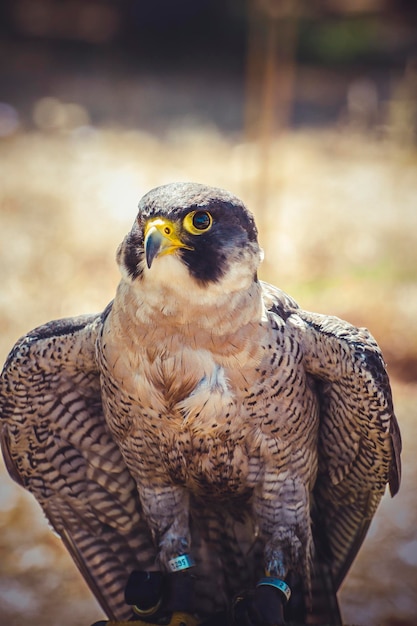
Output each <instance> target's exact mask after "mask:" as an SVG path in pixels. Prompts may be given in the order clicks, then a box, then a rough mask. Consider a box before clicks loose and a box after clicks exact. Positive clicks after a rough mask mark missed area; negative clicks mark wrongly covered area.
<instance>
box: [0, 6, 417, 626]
mask: <svg viewBox="0 0 417 626" xmlns="http://www.w3.org/2000/svg"><path fill="white" fill-rule="evenodd" d="M416 143H417V4H416V2H415V0H309V1H308V0H305V1H303V0H281V1H280V0H247V1H246V2H242V1H239V0H199V1H198V2H195V1H194V0H176V2H173V1H172V0H152V2H151V1H149V0H148V1H146V0H142V1H140V0H118V1H117V2H116V0H8V1H7V0H3V3H2V4H1V8H0V276H1V289H0V328H1V335H0V360H1V361H2V362H3V361H4V359H5V358H6V355H7V353H8V351H9V350H10V348H11V347H12V345H13V343H14V342H15V340H16V339H17V338H18V337H19V336H20V335H22V334H24V333H26V332H27V331H28V330H29V329H31V328H33V327H35V326H36V325H39V324H41V323H43V322H45V321H48V320H50V319H53V318H57V317H62V316H70V315H76V314H79V313H84V312H95V311H100V310H102V309H103V308H104V306H105V305H106V304H107V302H108V301H109V300H110V299H112V297H113V295H114V292H115V288H116V285H117V282H118V271H117V268H116V265H115V262H114V254H115V250H116V247H117V245H118V244H119V242H120V241H121V239H122V238H123V236H124V234H125V233H126V232H127V230H128V229H129V228H130V225H131V223H132V222H133V219H134V217H135V214H136V205H137V202H138V200H139V198H140V197H141V196H142V194H143V193H145V192H146V191H148V190H149V189H150V188H152V187H154V186H156V185H159V184H163V183H167V182H171V181H175V180H194V181H198V182H203V183H206V184H210V185H216V186H221V187H225V188H227V189H229V190H230V191H232V192H234V193H236V194H237V195H238V196H240V197H241V198H242V199H243V200H244V201H245V202H246V203H247V205H248V206H249V207H250V208H251V209H252V210H253V211H254V213H255V215H256V219H257V222H258V225H259V230H260V239H261V242H262V245H263V247H264V249H265V253H266V260H265V262H264V265H263V271H262V274H261V278H263V279H266V280H269V281H271V282H273V283H274V284H276V285H278V286H280V287H281V288H282V289H284V290H286V291H288V292H289V293H291V295H293V296H294V297H295V298H296V299H297V300H298V302H299V304H300V305H301V306H302V307H303V308H307V309H312V310H316V311H320V312H323V313H329V314H336V315H339V316H341V317H344V318H345V319H348V320H349V321H351V322H353V323H355V324H357V325H363V326H368V327H369V328H370V329H371V331H372V333H373V334H374V336H375V337H376V339H377V340H378V342H379V343H380V345H381V346H382V348H383V351H384V355H385V358H386V361H387V363H388V369H389V372H390V374H391V378H392V384H393V392H394V401H395V405H396V410H397V414H398V418H399V421H400V425H401V428H402V432H403V437H404V457H403V458H404V477H403V486H402V489H401V491H400V494H399V495H398V496H397V497H396V498H395V499H394V500H391V499H390V498H389V496H388V495H387V496H386V497H385V498H384V500H383V502H382V504H381V506H380V508H379V510H378V513H377V516H376V518H375V520H374V522H373V524H372V526H371V530H370V532H369V534H368V537H367V539H366V541H365V544H364V546H363V549H362V550H361V552H360V555H359V557H358V558H357V560H356V562H355V564H354V566H353V567H352V569H351V571H350V573H349V574H348V576H347V578H346V581H345V583H344V584H343V588H342V590H341V593H340V600H341V605H342V611H343V615H344V621H345V623H346V624H357V625H362V626H412V625H415V624H416V619H417V617H416V616H417V525H416V521H417V495H416V487H415V485H416V479H417V460H416V454H415V442H416V441H417V420H416V404H417V145H416ZM100 617H101V612H100V609H99V607H98V605H97V604H96V603H95V601H94V600H93V599H92V597H91V594H90V593H89V591H88V589H87V587H86V586H85V584H84V583H83V581H82V579H81V578H80V576H79V575H78V573H77V571H76V569H75V566H73V564H72V562H71V561H70V559H69V557H68V556H67V555H66V554H65V552H64V549H63V548H62V546H61V543H60V541H59V539H57V538H56V537H55V536H54V535H53V534H52V533H51V532H50V531H49V530H48V526H47V524H46V522H45V520H44V518H43V516H42V514H41V512H40V509H39V507H38V505H37V504H36V502H35V501H34V500H33V499H32V498H31V497H30V496H29V495H28V494H26V493H25V492H24V491H23V490H22V489H21V488H18V487H17V486H16V485H15V484H14V483H12V481H11V480H10V479H9V477H8V475H7V474H6V471H5V470H4V467H3V465H1V466H0V622H1V623H2V624H8V625H9V626H23V624H26V623H28V621H29V620H30V622H31V623H33V624H39V625H42V626H57V625H58V624H59V625H60V626H88V625H89V624H90V623H91V622H93V621H95V620H96V619H99V618H100Z"/></svg>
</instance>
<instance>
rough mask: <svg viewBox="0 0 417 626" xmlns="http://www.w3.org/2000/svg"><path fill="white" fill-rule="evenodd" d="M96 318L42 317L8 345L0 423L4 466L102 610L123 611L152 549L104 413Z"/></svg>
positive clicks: (111, 613)
mask: <svg viewBox="0 0 417 626" xmlns="http://www.w3.org/2000/svg"><path fill="white" fill-rule="evenodd" d="M103 315H104V314H103ZM102 321H103V320H102V316H99V315H96V316H94V315H92V316H83V317H76V318H70V319H66V320H59V321H55V322H50V323H49V324H46V325H44V326H41V327H40V328H37V329H35V330H34V331H32V332H31V333H29V334H28V335H26V336H25V337H23V338H22V339H21V340H20V341H19V342H18V343H17V344H16V346H15V347H14V348H13V350H12V352H11V353H10V355H9V357H8V359H7V361H6V364H5V366H4V369H3V373H2V376H1V380H0V427H1V434H2V450H3V455H4V458H5V462H6V466H7V468H8V471H9V473H10V475H11V476H12V478H13V479H14V480H16V481H17V482H18V483H19V484H21V485H22V486H23V487H25V488H26V489H28V490H29V491H30V492H31V493H32V494H33V495H34V496H35V498H36V499H37V500H38V501H39V503H40V504H41V506H42V508H43V510H44V512H45V514H46V516H47V518H48V519H49V521H50V523H51V524H52V526H53V527H54V529H55V530H56V531H57V533H58V534H59V535H60V536H61V538H62V540H63V542H64V544H65V546H66V548H67V549H68V551H69V552H70V554H71V556H72V558H73V559H74V561H75V563H76V565H77V566H78V568H79V569H80V571H81V573H82V575H83V576H84V578H85V580H86V581H87V583H88V584H89V586H90V588H91V590H92V592H93V593H94V595H95V596H96V598H97V599H98V601H99V602H100V604H101V606H102V608H103V610H104V612H105V613H106V614H107V616H108V617H109V618H110V619H116V618H119V619H122V618H124V617H127V616H128V615H129V614H130V611H129V610H128V607H127V606H126V605H125V603H124V587H125V583H126V578H127V576H128V574H129V573H130V572H131V571H132V570H134V569H146V568H148V569H149V567H150V566H151V565H152V563H153V562H154V558H155V553H154V548H153V544H152V541H151V538H150V534H149V531H148V527H147V526H146V524H145V522H144V521H143V520H142V519H141V512H140V506H139V501H138V497H137V495H136V489H135V484H134V482H133V479H132V478H131V476H130V474H129V472H128V470H127V468H126V466H125V464H124V462H123V459H122V457H121V454H120V452H119V449H118V448H117V446H116V444H115V443H114V441H113V440H112V438H111V437H110V435H109V433H108V431H107V429H106V425H105V421H104V417H103V410H102V404H101V393H100V376H99V372H98V369H97V365H96V360H95V341H96V337H97V333H98V332H99V330H100V328H101V325H102Z"/></svg>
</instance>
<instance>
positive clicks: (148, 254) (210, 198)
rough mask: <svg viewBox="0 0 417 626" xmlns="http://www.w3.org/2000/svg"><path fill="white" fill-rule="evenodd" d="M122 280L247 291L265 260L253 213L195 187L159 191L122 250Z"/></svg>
mask: <svg viewBox="0 0 417 626" xmlns="http://www.w3.org/2000/svg"><path fill="white" fill-rule="evenodd" d="M117 258H118V263H119V266H120V268H121V271H122V275H123V276H124V278H125V279H127V280H129V281H130V282H140V283H141V284H144V285H147V286H151V285H153V286H157V285H158V283H160V284H161V285H164V286H167V285H177V287H179V288H182V289H184V288H185V289H186V288H193V287H196V286H199V287H203V288H204V289H207V288H208V287H210V286H217V287H221V288H222V289H223V292H224V291H226V292H228V291H235V290H238V289H244V288H248V287H249V285H250V284H251V283H253V281H255V280H256V272H257V269H258V266H259V264H260V262H261V260H262V250H261V248H260V247H259V244H258V240H257V229H256V226H255V222H254V219H253V216H252V214H251V213H250V212H249V211H248V210H247V209H246V207H245V206H244V204H243V203H242V202H241V201H240V200H239V199H238V198H236V197H235V196H233V195H232V194H231V193H229V192H227V191H225V190H223V189H217V188H214V187H207V186H205V185H200V184H196V183H173V184H169V185H164V186H162V187H157V188H156V189H153V190H152V191H150V192H149V193H147V194H146V195H145V196H144V197H143V198H142V200H141V201H140V203H139V213H138V216H137V218H136V220H135V223H134V225H133V227H132V230H131V231H130V233H129V234H128V235H127V236H126V238H125V239H124V241H123V243H122V244H121V246H120V247H119V250H118V255H117Z"/></svg>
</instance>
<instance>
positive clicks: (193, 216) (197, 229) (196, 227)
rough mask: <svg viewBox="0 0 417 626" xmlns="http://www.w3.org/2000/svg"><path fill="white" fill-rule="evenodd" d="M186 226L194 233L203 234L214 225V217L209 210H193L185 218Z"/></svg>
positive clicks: (186, 228)
mask: <svg viewBox="0 0 417 626" xmlns="http://www.w3.org/2000/svg"><path fill="white" fill-rule="evenodd" d="M183 224H184V228H185V230H186V231H188V232H189V233H191V234H192V235H202V234H203V233H206V232H207V231H208V230H210V228H211V227H212V225H213V218H212V216H211V215H210V213H208V211H191V213H188V215H186V216H185V218H184V222H183Z"/></svg>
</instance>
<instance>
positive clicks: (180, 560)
mask: <svg viewBox="0 0 417 626" xmlns="http://www.w3.org/2000/svg"><path fill="white" fill-rule="evenodd" d="M194 565H195V561H194V559H193V558H192V557H191V556H190V555H189V554H182V555H181V556H176V557H175V558H173V559H171V560H170V561H168V567H169V570H170V572H182V571H183V570H185V569H189V568H190V567H194Z"/></svg>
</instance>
